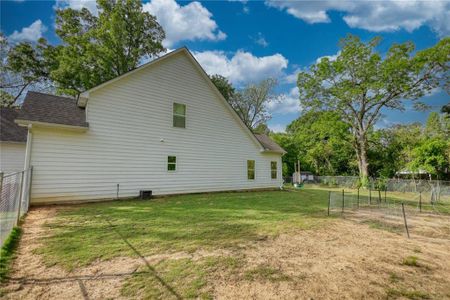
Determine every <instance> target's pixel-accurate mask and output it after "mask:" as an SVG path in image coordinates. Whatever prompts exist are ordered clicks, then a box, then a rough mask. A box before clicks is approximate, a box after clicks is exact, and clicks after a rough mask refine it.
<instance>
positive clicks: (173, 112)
mask: <svg viewBox="0 0 450 300" xmlns="http://www.w3.org/2000/svg"><path fill="white" fill-rule="evenodd" d="M176 104H178V105H184V115H180V114H176V113H175V105H176ZM175 117H183V118H184V127H177V126H175V123H174V119H175ZM172 127H173V128H181V129H186V127H187V105H186V104H185V103H180V102H172Z"/></svg>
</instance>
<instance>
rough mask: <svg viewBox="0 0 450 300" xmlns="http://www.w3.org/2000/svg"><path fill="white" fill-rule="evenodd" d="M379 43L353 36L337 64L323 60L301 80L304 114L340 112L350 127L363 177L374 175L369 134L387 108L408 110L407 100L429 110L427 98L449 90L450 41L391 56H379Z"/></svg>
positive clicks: (397, 48)
mask: <svg viewBox="0 0 450 300" xmlns="http://www.w3.org/2000/svg"><path fill="white" fill-rule="evenodd" d="M379 42H380V39H379V38H374V39H372V40H370V41H369V42H367V43H364V42H362V41H361V40H360V39H359V38H358V37H356V36H351V35H350V36H348V37H347V38H345V39H343V40H342V41H341V51H340V53H339V54H338V56H337V58H336V60H330V59H329V58H323V59H322V60H321V61H320V62H318V63H316V64H314V65H312V66H311V68H310V70H308V71H304V72H300V73H299V75H298V81H297V85H298V88H299V92H300V104H301V106H302V107H303V109H305V110H333V111H336V112H337V113H338V114H339V115H340V118H341V120H342V121H343V122H345V123H346V124H348V126H350V128H351V131H352V135H353V140H352V146H353V149H354V151H355V154H356V157H357V161H358V169H359V174H360V176H361V177H362V178H364V177H367V176H368V175H369V168H368V159H367V151H368V134H369V132H370V130H371V129H372V128H373V126H374V124H375V123H376V122H377V121H378V120H379V118H380V116H381V113H382V109H384V108H385V109H396V110H404V109H405V106H404V105H405V104H404V103H405V99H407V100H410V101H411V102H413V103H414V105H415V107H416V108H424V107H425V106H426V105H425V103H423V102H421V101H420V98H421V97H422V96H424V95H426V94H427V93H429V92H430V91H431V90H433V89H434V88H436V87H438V86H440V85H443V86H445V87H446V88H448V84H446V83H448V80H449V72H448V68H449V56H448V53H450V38H444V39H442V40H441V41H439V42H438V43H437V44H436V45H435V46H433V47H431V48H429V49H425V50H422V51H417V52H414V50H415V48H414V44H412V43H411V42H407V43H403V44H394V45H392V46H391V47H390V48H389V50H388V51H387V53H386V55H382V54H380V53H379V52H377V51H376V47H377V45H378V44H379Z"/></svg>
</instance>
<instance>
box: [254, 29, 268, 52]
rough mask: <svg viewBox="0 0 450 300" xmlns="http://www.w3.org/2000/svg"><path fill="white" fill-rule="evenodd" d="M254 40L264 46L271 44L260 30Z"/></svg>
mask: <svg viewBox="0 0 450 300" xmlns="http://www.w3.org/2000/svg"><path fill="white" fill-rule="evenodd" d="M253 41H254V42H255V43H256V44H258V45H260V46H262V47H263V48H266V47H267V46H269V43H268V42H267V41H266V38H265V37H264V36H263V34H262V33H261V32H258V35H257V36H256V37H254V38H253Z"/></svg>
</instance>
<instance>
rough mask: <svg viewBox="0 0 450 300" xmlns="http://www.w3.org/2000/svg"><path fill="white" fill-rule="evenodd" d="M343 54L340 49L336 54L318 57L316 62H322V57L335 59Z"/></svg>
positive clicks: (330, 59)
mask: <svg viewBox="0 0 450 300" xmlns="http://www.w3.org/2000/svg"><path fill="white" fill-rule="evenodd" d="M340 54H341V51H338V52H337V53H336V54H334V55H325V56H321V57H319V58H318V59H316V64H317V63H320V61H321V60H322V58H328V60H329V61H335V60H336V59H337V58H338V56H339V55H340Z"/></svg>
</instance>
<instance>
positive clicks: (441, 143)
mask: <svg viewBox="0 0 450 300" xmlns="http://www.w3.org/2000/svg"><path fill="white" fill-rule="evenodd" d="M449 149H450V142H449V141H448V140H447V141H445V140H443V139H441V138H436V137H435V138H430V139H426V140H424V141H423V143H422V144H421V145H420V146H418V147H416V148H414V150H413V160H412V161H411V163H410V164H409V165H410V167H411V169H412V170H415V171H417V170H419V169H423V170H425V171H427V172H428V173H429V174H430V175H434V176H436V178H437V179H439V178H440V175H443V174H444V173H445V170H446V168H448V166H449V164H450V158H449V157H450V150H449ZM430 179H431V176H430Z"/></svg>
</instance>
